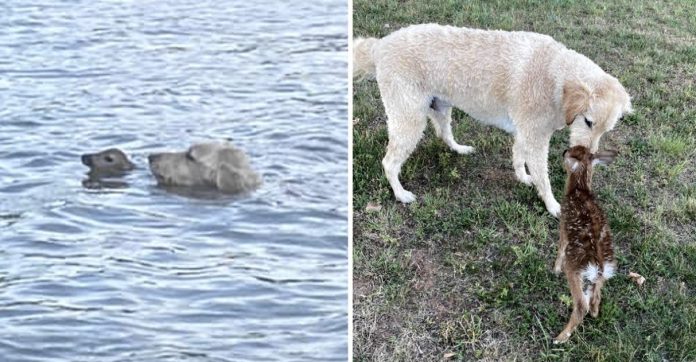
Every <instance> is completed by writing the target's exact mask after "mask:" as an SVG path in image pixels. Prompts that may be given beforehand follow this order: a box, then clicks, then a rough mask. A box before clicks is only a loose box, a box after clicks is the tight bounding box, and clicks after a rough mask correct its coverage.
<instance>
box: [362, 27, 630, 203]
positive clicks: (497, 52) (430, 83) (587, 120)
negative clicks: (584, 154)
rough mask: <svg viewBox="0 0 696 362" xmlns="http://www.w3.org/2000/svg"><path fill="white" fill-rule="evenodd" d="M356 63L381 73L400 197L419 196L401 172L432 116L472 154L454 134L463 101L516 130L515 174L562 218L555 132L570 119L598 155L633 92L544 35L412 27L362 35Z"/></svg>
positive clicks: (390, 164) (459, 148) (392, 175)
mask: <svg viewBox="0 0 696 362" xmlns="http://www.w3.org/2000/svg"><path fill="white" fill-rule="evenodd" d="M353 67H354V68H353V69H354V71H353V76H354V77H365V76H374V77H376V79H377V83H378V85H379V90H380V94H381V96H382V102H383V103H384V109H385V111H386V114H387V128H388V133H389V144H388V146H387V153H386V156H385V157H384V159H383V161H382V165H383V166H384V171H385V173H386V176H387V180H389V184H390V185H391V187H392V190H393V191H394V195H395V196H396V198H397V199H398V200H400V201H401V202H412V201H414V200H415V196H414V195H413V194H412V193H411V192H409V191H407V190H405V189H404V188H403V186H402V185H401V182H400V181H399V172H400V171H401V166H402V165H403V163H404V162H405V161H406V159H407V158H408V157H409V155H410V154H411V153H412V152H413V150H414V149H415V148H416V145H417V143H418V141H419V140H420V138H421V137H422V135H423V131H424V130H425V127H426V124H427V121H426V119H427V118H430V121H431V123H432V125H433V127H434V129H435V133H436V134H437V135H438V136H439V137H440V138H442V140H443V141H444V142H445V143H446V144H447V145H448V146H449V147H450V148H451V149H452V150H454V151H456V152H458V153H460V154H467V153H471V152H473V151H474V149H473V148H472V147H470V146H465V145H460V144H458V143H457V142H456V141H455V140H454V138H453V136H452V126H451V122H452V107H457V108H459V109H461V110H463V111H464V112H466V113H467V114H469V115H470V116H471V117H473V118H475V119H477V120H479V121H481V122H483V123H485V124H489V125H493V126H496V127H499V128H501V129H503V130H505V131H507V132H508V133H511V134H512V135H514V137H515V140H514V144H513V146H512V165H513V168H514V170H515V175H516V176H517V179H518V180H520V181H521V182H523V183H525V184H527V185H530V184H532V183H533V184H534V185H535V186H536V188H537V190H538V192H539V195H540V196H541V198H542V200H544V203H545V204H546V209H547V210H548V211H549V212H550V213H551V214H552V215H554V216H558V215H559V213H560V210H561V208H560V205H559V204H558V201H556V199H555V197H554V196H553V193H552V190H551V184H550V182H549V176H548V152H549V141H550V139H551V135H552V134H553V132H554V131H556V130H560V129H562V128H563V127H565V126H570V145H571V146H575V145H583V146H586V147H589V148H590V149H591V151H592V152H596V151H597V148H598V146H599V140H600V138H601V137H602V134H604V132H606V131H609V130H611V129H612V128H613V127H614V125H615V124H616V122H617V120H618V119H619V118H621V117H622V116H623V115H624V114H625V113H628V112H631V101H630V97H629V95H628V93H627V92H626V90H624V88H623V86H622V85H621V83H619V81H618V80H616V78H614V77H612V76H611V75H609V74H607V73H605V72H604V71H603V70H602V69H601V68H600V67H599V66H597V64H595V63H594V62H592V61H591V60H590V59H588V58H587V57H585V56H583V55H581V54H578V53H576V52H575V51H573V50H570V49H568V48H566V47H565V46H563V44H560V43H558V42H556V41H555V40H553V39H552V38H551V37H549V36H546V35H541V34H536V33H529V32H506V31H488V30H478V29H467V28H457V27H452V26H441V25H436V24H424V25H414V26H409V27H407V28H403V29H401V30H398V31H396V32H394V33H392V34H390V35H388V36H386V37H384V38H382V39H375V38H367V39H365V38H356V40H355V41H354V44H353ZM525 164H526V165H527V168H528V169H529V174H527V171H526V170H525Z"/></svg>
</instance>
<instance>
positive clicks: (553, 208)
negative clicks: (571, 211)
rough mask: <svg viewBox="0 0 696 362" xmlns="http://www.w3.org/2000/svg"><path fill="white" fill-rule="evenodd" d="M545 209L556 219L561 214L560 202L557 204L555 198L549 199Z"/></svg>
mask: <svg viewBox="0 0 696 362" xmlns="http://www.w3.org/2000/svg"><path fill="white" fill-rule="evenodd" d="M546 210H548V211H549V214H551V215H553V217H555V218H557V219H558V218H559V217H560V216H561V204H559V203H558V201H556V200H551V201H550V202H549V203H547V204H546Z"/></svg>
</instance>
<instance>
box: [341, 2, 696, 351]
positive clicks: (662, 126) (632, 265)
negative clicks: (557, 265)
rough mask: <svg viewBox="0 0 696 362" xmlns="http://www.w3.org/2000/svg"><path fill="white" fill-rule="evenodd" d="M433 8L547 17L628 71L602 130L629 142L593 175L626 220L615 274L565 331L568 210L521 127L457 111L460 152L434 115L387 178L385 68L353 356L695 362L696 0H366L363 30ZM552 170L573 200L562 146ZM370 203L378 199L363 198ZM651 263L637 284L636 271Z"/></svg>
mask: <svg viewBox="0 0 696 362" xmlns="http://www.w3.org/2000/svg"><path fill="white" fill-rule="evenodd" d="M426 22H437V23H442V24H452V25H458V26H469V27H479V28H491V29H505V30H527V31H535V32H540V33H545V34H549V35H551V36H553V37H554V38H555V39H556V40H558V41H561V42H563V43H564V44H566V45H567V46H568V47H570V48H572V49H574V50H577V51H579V52H581V53H583V54H585V55H587V56H588V57H589V58H591V59H593V60H594V61H595V62H596V63H597V64H599V65H600V66H601V67H602V68H603V69H604V70H606V71H607V72H609V73H611V74H612V75H614V76H616V77H617V78H619V80H620V81H621V82H622V83H623V85H624V86H625V87H626V88H627V90H628V91H629V93H631V95H632V97H633V104H634V108H635V110H636V112H635V114H633V115H631V116H629V117H627V118H626V119H625V120H624V121H623V122H622V123H620V124H619V125H618V126H617V127H616V129H615V130H614V131H612V132H610V133H608V134H606V135H605V137H604V139H603V141H602V146H603V147H606V148H613V149H618V150H619V152H620V156H619V158H617V160H616V161H615V162H614V163H613V164H612V165H610V166H609V167H607V168H604V169H602V170H601V171H598V172H597V173H596V174H595V180H594V183H593V184H594V187H595V190H596V192H597V194H598V197H599V199H600V202H601V203H602V205H603V207H604V209H605V211H606V213H607V216H608V218H609V221H610V225H611V228H612V231H613V233H614V240H615V241H614V243H615V248H616V254H617V257H618V260H619V265H620V268H619V269H620V270H619V272H620V273H619V275H617V276H616V277H615V278H613V279H612V280H610V281H609V282H608V284H607V286H606V289H605V291H604V299H603V303H602V307H601V308H602V309H601V312H600V316H599V317H598V318H597V319H593V318H591V317H589V316H588V317H587V318H586V319H585V321H584V323H583V324H582V326H581V327H579V329H578V330H577V332H576V333H575V334H574V335H573V336H572V338H571V340H570V341H569V342H568V343H566V344H564V345H562V346H554V345H553V344H551V343H550V342H551V338H552V337H553V336H555V335H556V334H557V333H558V332H559V331H560V330H561V329H562V328H563V326H564V325H565V322H566V321H567V318H568V316H569V313H570V298H569V291H568V287H567V284H566V281H565V279H564V278H562V277H557V276H555V275H553V273H552V272H551V267H552V264H553V261H554V259H555V257H556V242H557V239H558V221H557V220H556V219H554V218H552V217H551V216H549V215H548V213H547V212H546V210H545V208H544V205H543V203H542V202H541V200H540V199H539V198H538V196H537V195H536V192H535V191H534V190H533V189H532V188H530V187H527V186H524V185H522V184H520V183H519V182H517V181H516V180H515V177H514V172H513V170H512V165H511V155H510V148H511V145H512V138H511V137H510V136H508V135H507V134H505V133H504V132H502V131H500V130H497V129H495V128H491V127H486V126H482V125H480V124H478V123H476V122H475V121H473V120H471V119H470V118H469V117H468V116H466V115H465V114H463V113H461V112H455V114H454V120H455V124H454V133H455V138H456V139H457V140H460V141H461V142H462V143H465V144H469V145H472V146H474V147H475V148H476V152H475V153H474V154H472V155H467V156H460V155H457V154H455V153H453V152H451V151H449V150H448V148H447V147H446V146H445V145H444V144H443V143H442V142H441V141H440V140H438V139H436V137H435V136H434V134H433V132H432V130H431V129H429V130H428V131H427V132H426V136H425V137H424V139H423V140H422V141H421V143H420V145H419V147H418V149H417V150H416V151H415V152H414V154H413V155H412V156H411V158H410V159H409V161H408V162H407V163H406V164H405V166H404V168H403V171H402V174H401V180H402V182H403V183H404V187H405V188H406V189H408V190H410V191H412V192H414V193H415V194H416V195H417V197H418V200H417V202H416V203H414V204H412V205H403V204H400V203H398V202H397V201H396V200H395V199H394V197H393V195H392V192H391V189H390V188H389V185H388V183H387V181H386V179H385V177H384V174H383V171H382V168H381V163H380V160H381V159H382V157H384V152H385V147H386V142H387V134H386V126H385V114H384V110H383V107H382V104H381V100H380V97H379V92H378V90H377V86H376V84H375V82H374V81H362V82H359V83H356V84H355V93H354V95H353V96H354V118H355V119H356V120H357V122H356V124H355V126H354V129H353V136H354V154H353V157H354V176H353V185H354V207H355V210H354V285H355V289H354V318H355V327H354V328H355V330H354V332H355V333H354V336H355V337H354V347H353V348H354V358H355V360H357V361H430V360H432V361H435V360H444V359H448V360H489V361H498V360H535V361H537V360H538V361H696V176H695V175H696V162H695V161H694V159H695V158H696V151H695V149H696V87H695V86H694V83H695V81H694V80H695V79H696V31H695V30H694V29H696V2H693V1H682V2H672V3H669V4H667V3H661V2H633V1H606V2H590V1H571V0H568V1H525V2H522V1H480V2H478V1H477V2H461V1H444V0H436V1H387V0H370V1H364V0H355V1H354V33H355V35H359V36H373V37H381V36H384V35H386V34H389V33H390V32H392V31H394V30H396V29H398V28H400V27H403V26H406V25H410V24H416V23H426ZM567 139H568V133H567V131H563V132H558V133H557V134H556V135H555V136H554V138H553V139H552V142H551V153H550V160H549V164H550V177H551V183H552V186H553V188H554V191H555V194H556V196H557V198H559V199H560V198H561V190H562V188H563V183H564V174H563V171H562V168H561V164H560V160H561V158H560V154H561V152H562V151H563V149H564V148H565V147H566V144H567ZM368 204H371V205H372V206H374V205H380V206H381V208H376V210H375V208H367V209H366V207H367V206H368ZM628 271H634V272H637V273H640V274H642V275H643V276H645V277H646V278H647V282H646V283H645V284H644V285H643V287H638V286H636V285H635V284H634V283H632V282H631V280H630V279H629V278H628V277H627V276H626V274H627V273H628Z"/></svg>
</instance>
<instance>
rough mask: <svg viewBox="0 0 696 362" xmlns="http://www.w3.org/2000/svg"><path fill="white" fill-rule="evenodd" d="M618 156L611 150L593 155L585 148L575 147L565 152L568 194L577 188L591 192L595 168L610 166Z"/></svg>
mask: <svg viewBox="0 0 696 362" xmlns="http://www.w3.org/2000/svg"><path fill="white" fill-rule="evenodd" d="M617 154H618V152H616V151H610V150H607V151H599V152H597V153H591V152H590V150H589V149H588V148H587V147H584V146H575V147H571V148H569V149H567V150H565V151H564V152H563V168H565V170H566V172H567V173H568V182H567V184H566V192H567V191H569V190H570V189H572V188H575V187H579V188H583V189H587V190H590V187H591V185H592V171H593V168H594V166H597V165H608V164H610V163H611V162H612V161H614V158H615V157H616V155H617Z"/></svg>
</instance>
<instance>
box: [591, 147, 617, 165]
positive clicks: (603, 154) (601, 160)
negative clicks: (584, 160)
mask: <svg viewBox="0 0 696 362" xmlns="http://www.w3.org/2000/svg"><path fill="white" fill-rule="evenodd" d="M618 154H619V153H618V152H616V151H611V150H606V151H599V152H597V153H595V154H594V155H592V167H594V166H597V165H608V164H610V163H611V162H612V161H614V158H616V155H618Z"/></svg>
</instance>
